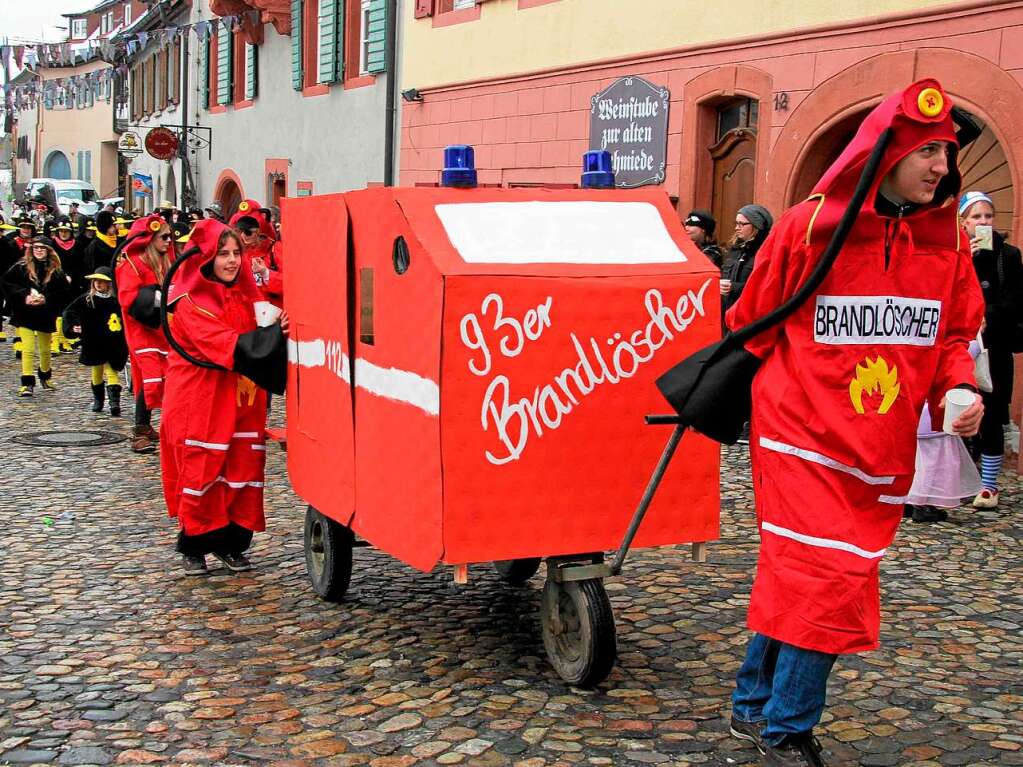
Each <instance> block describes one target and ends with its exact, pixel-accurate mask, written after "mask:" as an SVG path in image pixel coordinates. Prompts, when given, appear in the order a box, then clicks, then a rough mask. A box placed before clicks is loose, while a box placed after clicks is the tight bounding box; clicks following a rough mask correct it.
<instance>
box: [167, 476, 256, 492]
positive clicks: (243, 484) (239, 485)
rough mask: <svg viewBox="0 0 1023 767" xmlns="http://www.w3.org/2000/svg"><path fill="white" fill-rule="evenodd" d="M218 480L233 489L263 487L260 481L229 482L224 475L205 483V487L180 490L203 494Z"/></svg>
mask: <svg viewBox="0 0 1023 767" xmlns="http://www.w3.org/2000/svg"><path fill="white" fill-rule="evenodd" d="M218 482H223V483H224V484H225V485H227V486H228V487H230V488H231V489H233V490H241V489H242V488H245V487H256V488H259V487H263V483H262V482H255V481H253V482H231V481H229V480H228V479H227V478H226V477H217V478H216V479H215V480H213V481H212V482H210V483H209V484H208V485H206V487H204V488H202V489H201V490H195V489H193V488H191V487H183V488H181V492H182V493H184V494H185V495H194V496H203V495H206V493H207V492H209V490H210V488H211V487H213V486H214V485H215V484H217V483H218Z"/></svg>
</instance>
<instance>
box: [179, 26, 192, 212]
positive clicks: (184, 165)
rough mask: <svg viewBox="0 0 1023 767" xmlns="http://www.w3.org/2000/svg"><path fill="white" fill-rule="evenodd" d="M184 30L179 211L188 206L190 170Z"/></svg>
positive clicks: (180, 90)
mask: <svg viewBox="0 0 1023 767" xmlns="http://www.w3.org/2000/svg"><path fill="white" fill-rule="evenodd" d="M189 37H190V34H189V32H188V31H187V30H186V31H185V32H184V34H182V35H181V38H180V39H181V70H180V71H179V72H178V78H179V82H178V93H180V94H181V101H180V103H179V104H178V109H180V110H181V145H180V146H179V147H178V155H179V156H180V157H181V194H180V195H179V197H178V199H179V200H181V209H182V210H187V209H188V205H187V204H186V203H187V202H188V177H189V175H190V173H191V169H190V168H189V166H188V38H189Z"/></svg>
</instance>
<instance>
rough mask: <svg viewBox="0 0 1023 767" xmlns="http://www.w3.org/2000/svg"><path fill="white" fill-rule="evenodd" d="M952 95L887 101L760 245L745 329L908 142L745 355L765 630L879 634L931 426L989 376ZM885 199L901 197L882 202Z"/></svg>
mask: <svg viewBox="0 0 1023 767" xmlns="http://www.w3.org/2000/svg"><path fill="white" fill-rule="evenodd" d="M951 106H952V105H951V103H950V101H949V99H948V97H947V96H946V95H945V94H944V93H943V92H942V89H941V86H940V85H939V84H938V83H937V82H936V81H934V80H923V81H920V82H918V83H915V84H914V85H912V86H910V87H909V88H907V89H906V90H905V91H903V92H901V93H897V94H895V95H893V96H891V97H889V98H888V99H886V100H885V101H883V102H882V103H881V104H880V105H879V106H878V107H877V108H876V109H874V110H873V111H872V112H871V113H870V114H869V115H868V116H867V118H866V120H864V122H863V124H862V126H861V127H860V129H859V131H858V132H857V134H856V136H855V138H854V139H853V141H852V142H851V143H850V145H849V146H848V147H847V148H846V150H845V151H844V152H843V153H842V155H841V156H840V157H839V158H838V160H836V161H835V163H834V165H832V166H831V168H829V169H828V171H827V172H826V173H825V174H824V177H823V178H822V179H821V180H820V182H819V183H818V184H817V186H816V188H815V189H814V194H813V195H812V196H811V197H810V198H809V199H808V200H806V201H805V202H803V203H801V204H799V205H796V206H794V207H793V208H791V209H790V210H788V211H787V212H786V213H785V215H784V216H783V217H782V218H781V220H780V221H779V222H778V224H777V225H776V226H775V228H774V230H773V232H772V234H771V236H770V237H769V238H768V240H767V241H766V242H765V243H764V246H763V248H762V249H761V250H760V253H759V254H758V255H757V264H756V267H755V268H754V270H753V274H752V276H751V277H750V280H749V282H748V284H747V286H746V290H745V291H744V292H743V295H742V298H741V299H740V300H739V302H738V303H737V304H736V305H735V306H734V307H733V308H732V309H731V310H730V311H729V313H728V315H727V321H728V325H729V326H730V327H733V328H739V327H742V326H743V325H746V324H747V323H749V322H751V321H753V320H754V319H756V318H758V317H761V316H763V315H765V314H767V313H768V312H769V311H770V310H772V309H774V308H775V307H777V306H778V305H779V304H781V303H782V302H783V301H784V300H786V299H787V298H789V297H790V296H791V295H792V294H793V293H794V292H795V291H796V289H797V287H798V286H799V285H800V284H802V283H803V282H804V281H805V280H806V278H807V276H808V275H809V274H810V272H811V271H812V270H813V267H814V265H815V263H816V261H817V258H818V257H819V255H820V254H821V252H822V251H823V250H824V248H825V247H826V246H827V243H828V241H829V239H830V237H831V234H832V232H833V231H834V229H835V227H836V225H837V223H838V221H839V219H840V218H841V216H842V213H843V211H844V210H845V208H846V206H847V205H848V203H849V200H850V197H851V195H852V192H853V189H854V188H855V187H856V184H857V181H858V179H859V176H860V172H861V171H862V169H863V166H864V164H865V162H866V159H867V157H868V156H869V155H870V153H871V150H872V149H873V147H874V145H875V143H876V142H877V140H878V137H879V136H880V135H881V133H882V132H883V131H884V130H885V129H886V128H892V138H891V140H890V142H889V144H888V146H887V149H886V151H885V154H884V158H883V161H882V163H881V167H880V169H879V172H878V173H877V176H876V178H875V179H874V183H873V186H872V187H871V188H870V191H869V194H868V195H867V198H866V202H865V204H864V206H863V209H862V212H861V213H860V215H859V217H858V218H857V220H856V223H855V225H854V226H853V229H852V231H851V233H850V235H849V238H848V240H847V241H846V243H845V246H844V247H843V248H842V250H841V252H840V253H839V255H838V257H837V260H836V261H835V263H834V265H833V267H832V269H831V271H830V272H829V273H828V275H827V277H826V278H825V280H824V282H823V283H822V284H821V286H820V287H819V288H818V289H817V290H816V291H815V292H814V294H813V295H811V296H810V298H809V299H807V301H806V302H805V303H804V304H803V305H802V306H801V307H800V308H799V309H798V310H797V311H796V312H795V313H794V314H793V315H792V316H791V317H789V318H788V319H787V320H785V321H784V322H783V323H781V324H780V325H777V326H775V327H774V328H772V329H770V330H768V331H765V332H764V333H762V334H760V335H758V336H755V337H754V338H753V339H751V340H750V341H749V342H748V343H747V344H746V348H747V349H748V350H749V351H750V352H752V353H753V354H755V355H756V356H757V357H759V358H761V359H762V360H763V364H762V366H761V368H760V370H759V372H758V373H757V375H756V378H755V379H754V382H753V415H752V420H751V426H752V435H751V437H750V455H751V458H752V463H753V483H754V489H755V492H756V504H757V519H758V523H759V527H760V532H761V547H760V559H759V563H758V565H757V575H756V580H755V582H754V585H753V593H752V596H751V599H750V609H749V626H750V628H751V629H753V630H754V631H757V632H759V633H761V634H764V635H766V636H769V637H772V638H774V639H778V640H781V641H783V642H786V643H789V644H792V645H795V646H797V647H802V648H807V649H811V650H818V651H821V652H828V653H848V652H859V651H863V650H870V649H873V648H875V647H877V645H878V634H879V629H880V604H879V585H878V566H879V563H880V561H881V557H882V556H883V555H884V553H885V550H886V549H887V547H888V546H889V545H890V544H891V542H892V540H893V539H894V537H895V532H896V530H897V529H898V526H899V523H900V521H901V518H902V504H903V503H904V498H903V496H905V494H906V492H907V491H908V489H909V486H910V484H911V482H912V479H913V472H914V458H915V454H916V428H917V424H918V422H919V420H920V413H921V410H922V408H923V405H924V402H925V401H929V402H930V404H931V412H932V413H939V414H940V413H941V412H942V411H940V410H938V409H937V404H938V403H939V402H941V401H942V398H943V396H944V394H945V392H946V391H947V390H948V389H951V388H953V387H956V386H958V385H962V384H973V382H974V378H973V367H974V363H973V360H972V359H971V358H970V355H969V353H968V351H967V347H968V344H969V342H970V340H971V339H972V338H974V337H975V336H976V334H977V330H978V329H979V327H980V323H981V320H982V319H983V316H984V315H983V309H984V307H983V299H982V297H981V292H980V287H979V285H978V284H977V279H976V277H975V275H974V270H973V264H972V261H971V256H970V247H969V243H968V240H967V238H966V236H965V234H964V233H962V230H961V227H960V226H959V222H958V220H957V217H956V207H955V204H954V200H955V197H956V196H957V194H958V191H959V185H960V177H959V172H958V170H957V169H956V165H955V159H956V136H955V129H954V124H953V121H952V119H951V117H950V114H949V113H950V110H951ZM935 140H938V141H947V142H950V143H951V146H950V152H949V161H948V162H949V173H948V175H947V176H945V177H944V178H943V179H942V180H941V182H940V183H939V184H938V188H937V191H936V194H935V196H934V200H933V202H932V203H931V204H929V205H926V206H922V207H918V208H898V207H897V206H894V205H892V204H891V203H887V205H888V208H894V209H895V212H894V214H893V215H891V216H886V215H879V214H878V212H877V211H876V209H875V204H876V202H877V197H878V188H879V186H880V184H881V182H882V180H883V179H884V178H885V176H886V175H887V174H888V173H889V172H890V171H891V170H892V169H893V168H894V167H895V165H896V164H897V163H898V162H899V160H901V159H902V158H904V157H906V156H907V155H909V154H910V153H912V152H913V151H915V150H916V149H918V148H920V147H922V146H923V145H924V144H926V143H928V142H931V141H935ZM881 206H882V210H884V208H885V202H884V201H882V203H881Z"/></svg>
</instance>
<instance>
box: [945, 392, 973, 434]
mask: <svg viewBox="0 0 1023 767" xmlns="http://www.w3.org/2000/svg"><path fill="white" fill-rule="evenodd" d="M976 399H977V395H976V394H974V393H973V392H972V391H970V390H969V389H949V390H948V391H947V392H945V422H944V423H943V424H942V427H941V428H942V430H943V431H944V432H945V433H946V434H955V430H954V429H953V428H952V422H953V421H955V420H956V419H957V418H958V417H959V416H961V415H962V414H963V413H964V412H965V411H966V409H967V408H968V407H969V406H970V405H972V404H973V403H974V402H975V401H976Z"/></svg>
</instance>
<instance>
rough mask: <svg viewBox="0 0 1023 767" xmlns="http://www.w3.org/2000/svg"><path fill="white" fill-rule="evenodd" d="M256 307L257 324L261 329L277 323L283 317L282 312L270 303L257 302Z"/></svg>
mask: <svg viewBox="0 0 1023 767" xmlns="http://www.w3.org/2000/svg"><path fill="white" fill-rule="evenodd" d="M254 306H255V309H256V324H257V325H259V327H261V328H265V327H268V326H270V325H273V324H274V323H275V322H277V318H278V317H280V316H281V310H280V309H278V308H277V307H276V306H274V305H273V304H271V303H270V302H269V301H257V302H256V303H255V305H254Z"/></svg>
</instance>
